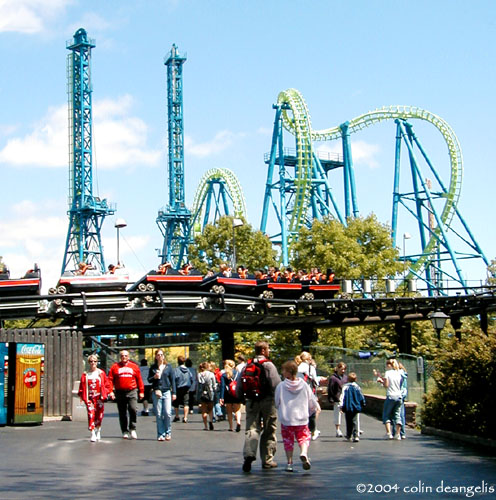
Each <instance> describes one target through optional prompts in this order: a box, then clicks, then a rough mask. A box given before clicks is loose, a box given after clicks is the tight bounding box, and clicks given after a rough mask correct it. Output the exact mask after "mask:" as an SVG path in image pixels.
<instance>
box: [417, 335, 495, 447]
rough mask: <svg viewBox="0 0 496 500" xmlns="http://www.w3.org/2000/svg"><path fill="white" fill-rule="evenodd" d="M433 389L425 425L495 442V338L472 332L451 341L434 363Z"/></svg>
mask: <svg viewBox="0 0 496 500" xmlns="http://www.w3.org/2000/svg"><path fill="white" fill-rule="evenodd" d="M432 376H433V378H434V380H435V382H436V387H435V388H434V390H433V391H431V392H430V393H429V394H428V395H427V397H426V399H425V405H424V409H423V412H422V422H423V424H424V425H428V426H431V427H436V428H438V429H443V430H447V431H453V432H459V433H462V434H469V435H476V436H480V437H487V438H492V439H496V425H494V414H495V406H496V405H495V398H496V337H495V336H494V335H491V336H487V335H484V334H483V333H480V332H473V333H471V334H470V337H467V338H466V339H464V340H463V341H460V342H458V341H456V340H453V344H452V345H451V346H450V348H449V350H448V351H446V352H445V353H444V354H441V355H440V357H439V359H438V360H437V361H436V370H435V371H434V373H433V375H432Z"/></svg>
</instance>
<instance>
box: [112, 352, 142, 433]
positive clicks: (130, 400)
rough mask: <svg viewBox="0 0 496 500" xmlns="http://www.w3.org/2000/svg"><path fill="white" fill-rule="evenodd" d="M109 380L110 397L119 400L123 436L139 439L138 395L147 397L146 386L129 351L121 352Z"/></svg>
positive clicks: (118, 407)
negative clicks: (137, 427) (137, 425)
mask: <svg viewBox="0 0 496 500" xmlns="http://www.w3.org/2000/svg"><path fill="white" fill-rule="evenodd" d="M108 380H109V388H110V391H111V392H110V394H109V396H110V399H112V400H115V401H116V402H117V409H118V411H119V424H120V427H121V431H122V437H123V438H124V439H129V437H131V438H132V439H138V434H137V433H136V422H137V412H138V395H139V397H140V398H143V397H145V387H144V385H143V380H142V379H141V372H140V369H139V366H138V365H137V364H136V363H135V362H134V361H131V360H130V359H129V352H128V351H121V352H120V361H119V362H118V363H114V364H113V365H112V366H111V368H110V370H109V374H108ZM128 414H129V418H128Z"/></svg>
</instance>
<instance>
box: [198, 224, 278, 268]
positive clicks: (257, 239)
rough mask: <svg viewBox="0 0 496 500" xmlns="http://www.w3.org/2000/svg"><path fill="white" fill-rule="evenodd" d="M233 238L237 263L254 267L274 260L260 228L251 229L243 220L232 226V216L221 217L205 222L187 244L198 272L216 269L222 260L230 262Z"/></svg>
mask: <svg viewBox="0 0 496 500" xmlns="http://www.w3.org/2000/svg"><path fill="white" fill-rule="evenodd" d="M233 237H234V240H235V247H236V257H237V259H236V260H237V265H243V266H245V267H246V268H247V269H249V270H250V271H255V270H257V269H261V268H264V267H267V266H273V265H275V264H276V252H275V250H274V249H273V248H272V243H271V241H270V239H269V238H268V237H267V236H266V235H264V234H263V233H262V232H261V231H257V230H254V229H253V228H252V226H251V225H250V224H248V223H247V222H245V223H244V225H243V226H239V227H237V228H235V229H234V234H233V218H232V217H230V216H225V217H221V218H220V219H219V220H218V221H217V223H216V224H215V225H213V224H208V225H207V226H205V228H204V230H203V233H202V234H199V235H197V236H196V237H195V241H194V243H193V244H192V245H190V247H189V258H190V261H191V262H192V264H193V265H194V266H195V267H196V268H197V269H199V270H200V271H201V272H202V273H206V272H207V271H208V270H209V269H213V270H218V268H219V266H220V264H222V263H223V262H228V263H231V261H232V255H233V250H234V248H233Z"/></svg>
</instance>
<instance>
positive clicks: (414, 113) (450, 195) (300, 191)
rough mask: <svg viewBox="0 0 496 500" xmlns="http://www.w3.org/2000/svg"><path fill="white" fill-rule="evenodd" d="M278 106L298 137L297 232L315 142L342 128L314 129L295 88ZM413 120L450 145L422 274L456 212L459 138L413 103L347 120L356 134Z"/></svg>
mask: <svg viewBox="0 0 496 500" xmlns="http://www.w3.org/2000/svg"><path fill="white" fill-rule="evenodd" d="M278 105H280V106H283V105H284V106H283V113H282V118H283V126H284V128H285V129H286V130H288V131H289V132H290V133H292V134H293V135H294V136H295V139H296V149H297V166H296V174H295V177H296V184H297V196H296V199H295V206H294V209H293V214H292V217H291V221H290V231H291V232H297V231H298V230H299V228H300V227H301V225H302V224H303V218H304V215H305V213H306V210H307V208H308V205H309V202H310V184H311V172H312V155H311V152H312V141H330V140H335V139H339V138H341V137H342V129H341V127H340V126H336V127H332V128H327V129H322V130H313V129H312V126H311V120H310V114H309V112H308V107H307V105H306V103H305V100H304V99H303V96H302V95H301V93H300V92H299V91H298V90H296V89H288V90H285V91H283V92H281V93H280V94H279V96H278ZM411 119H416V120H423V121H426V122H428V123H430V124H432V125H433V126H434V127H436V128H437V130H438V131H439V132H440V133H441V135H442V136H443V139H444V141H445V143H446V145H447V148H448V154H449V159H450V167H451V168H450V179H449V184H448V186H447V187H446V186H444V185H443V184H442V181H440V179H439V181H440V184H441V187H442V189H443V191H444V193H443V197H444V198H445V203H444V207H443V209H442V212H441V216H440V224H438V225H437V226H436V227H435V228H434V230H433V231H432V233H431V235H430V238H429V240H428V242H427V244H426V247H425V250H424V252H423V256H422V257H421V258H419V259H418V260H417V261H416V262H415V264H414V265H413V266H412V268H411V269H412V270H413V271H415V272H417V273H420V272H421V271H422V270H423V268H424V267H425V265H426V263H427V262H428V260H429V259H430V255H432V254H433V253H434V252H435V250H436V248H437V246H438V245H439V240H440V236H441V234H442V232H443V231H444V230H445V229H447V228H449V225H450V223H451V221H452V219H453V217H454V215H455V214H456V208H457V204H458V200H459V198H460V192H461V185H462V176H463V157H462V151H461V148H460V144H459V141H458V138H457V137H456V135H455V133H454V131H453V129H452V128H451V127H450V125H449V124H448V123H447V122H446V121H445V120H443V119H442V118H440V117H439V116H437V115H435V114H434V113H431V112H430V111H427V110H425V109H421V108H418V107H414V106H388V107H383V108H380V109H376V110H374V111H370V112H368V113H365V114H363V115H360V116H358V117H356V118H353V119H352V120H350V121H349V122H347V125H348V131H349V133H354V132H358V131H360V130H362V129H364V128H366V127H370V126H372V125H375V124H377V123H380V122H383V121H390V120H393V121H394V120H411Z"/></svg>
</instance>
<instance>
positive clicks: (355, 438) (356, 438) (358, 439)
mask: <svg viewBox="0 0 496 500" xmlns="http://www.w3.org/2000/svg"><path fill="white" fill-rule="evenodd" d="M352 441H353V442H354V443H358V441H360V438H359V437H354V438H353V439H352Z"/></svg>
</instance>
